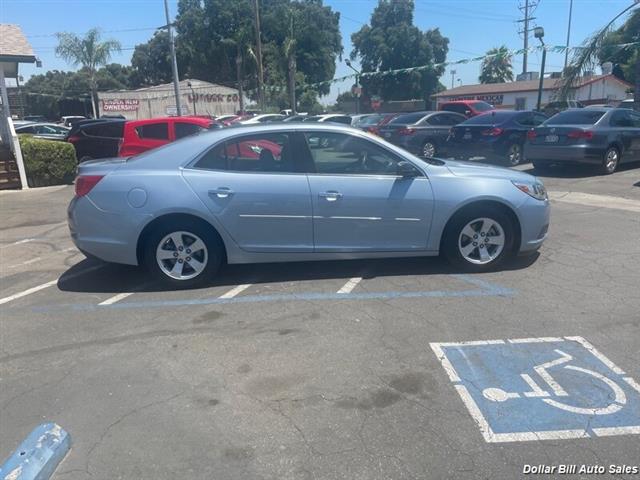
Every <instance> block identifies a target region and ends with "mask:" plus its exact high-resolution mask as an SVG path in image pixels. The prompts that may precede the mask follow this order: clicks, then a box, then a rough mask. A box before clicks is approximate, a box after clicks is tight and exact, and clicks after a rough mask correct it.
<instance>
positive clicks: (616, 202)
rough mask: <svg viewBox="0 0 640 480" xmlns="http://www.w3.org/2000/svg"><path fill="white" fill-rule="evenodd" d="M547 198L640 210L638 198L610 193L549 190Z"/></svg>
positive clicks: (603, 206)
mask: <svg viewBox="0 0 640 480" xmlns="http://www.w3.org/2000/svg"><path fill="white" fill-rule="evenodd" d="M549 199H551V200H553V201H556V202H566V203H574V204H577V205H586V206H588V207H600V208H613V209H618V210H627V211H630V212H640V200H632V199H630V198H623V197H613V196H611V195H595V194H593V193H583V192H549Z"/></svg>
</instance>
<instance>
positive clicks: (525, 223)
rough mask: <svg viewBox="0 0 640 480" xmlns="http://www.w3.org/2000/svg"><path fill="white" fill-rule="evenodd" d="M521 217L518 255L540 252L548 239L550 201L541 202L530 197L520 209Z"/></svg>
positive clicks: (519, 214)
mask: <svg viewBox="0 0 640 480" xmlns="http://www.w3.org/2000/svg"><path fill="white" fill-rule="evenodd" d="M518 216H519V217H520V233H521V239H520V248H519V250H518V253H520V254H526V253H530V252H534V251H536V250H538V249H539V248H540V247H541V246H542V244H543V243H544V241H545V240H546V238H547V235H548V231H549V222H550V220H551V205H550V203H549V200H545V201H540V200H536V199H535V198H532V197H529V198H527V200H526V201H525V202H524V203H523V204H522V205H521V206H520V207H519V208H518Z"/></svg>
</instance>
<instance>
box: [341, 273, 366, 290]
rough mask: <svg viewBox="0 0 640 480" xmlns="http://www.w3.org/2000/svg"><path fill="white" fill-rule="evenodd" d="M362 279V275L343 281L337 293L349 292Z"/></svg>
mask: <svg viewBox="0 0 640 480" xmlns="http://www.w3.org/2000/svg"><path fill="white" fill-rule="evenodd" d="M361 281H362V277H353V278H351V279H349V281H348V282H347V283H345V284H344V285H343V286H342V288H341V289H340V290H338V293H351V291H352V290H353V289H354V288H356V286H357V285H358V284H359V283H360V282H361Z"/></svg>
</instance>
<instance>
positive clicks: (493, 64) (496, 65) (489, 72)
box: [479, 45, 513, 83]
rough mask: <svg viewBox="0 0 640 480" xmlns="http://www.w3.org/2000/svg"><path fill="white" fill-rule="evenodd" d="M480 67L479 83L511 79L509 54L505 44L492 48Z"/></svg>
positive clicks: (500, 81) (511, 71)
mask: <svg viewBox="0 0 640 480" xmlns="http://www.w3.org/2000/svg"><path fill="white" fill-rule="evenodd" d="M486 55H487V56H486V57H485V59H484V60H483V61H482V66H481V67H480V78H479V80H480V83H503V82H511V81H513V68H512V66H511V55H510V54H509V49H508V48H507V47H506V45H502V46H501V47H496V48H492V49H491V50H489V51H488V52H487V54H486Z"/></svg>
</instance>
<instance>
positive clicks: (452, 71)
mask: <svg viewBox="0 0 640 480" xmlns="http://www.w3.org/2000/svg"><path fill="white" fill-rule="evenodd" d="M456 73H458V72H456V71H455V70H451V88H453V79H454V77H455V76H456Z"/></svg>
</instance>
